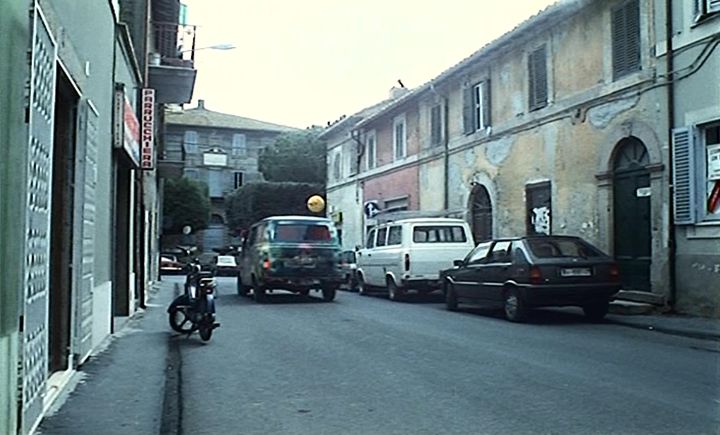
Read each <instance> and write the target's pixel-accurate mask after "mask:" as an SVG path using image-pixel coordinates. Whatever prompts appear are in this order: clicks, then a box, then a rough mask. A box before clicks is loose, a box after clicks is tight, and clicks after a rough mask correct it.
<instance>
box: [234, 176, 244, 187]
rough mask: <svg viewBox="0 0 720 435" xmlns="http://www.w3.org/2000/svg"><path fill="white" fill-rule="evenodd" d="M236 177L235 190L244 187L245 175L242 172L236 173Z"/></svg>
mask: <svg viewBox="0 0 720 435" xmlns="http://www.w3.org/2000/svg"><path fill="white" fill-rule="evenodd" d="M233 176H234V183H233V185H234V186H235V189H237V188H240V187H242V185H243V173H242V172H235V173H234V174H233Z"/></svg>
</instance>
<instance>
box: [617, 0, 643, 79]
mask: <svg viewBox="0 0 720 435" xmlns="http://www.w3.org/2000/svg"><path fill="white" fill-rule="evenodd" d="M611 32H612V62H613V79H614V80H617V79H619V78H621V77H624V76H626V75H628V74H631V73H633V72H635V71H639V70H640V4H639V2H638V0H629V1H626V2H625V3H622V4H620V5H618V6H616V7H614V8H613V9H612V23H611Z"/></svg>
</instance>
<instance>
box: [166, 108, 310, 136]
mask: <svg viewBox="0 0 720 435" xmlns="http://www.w3.org/2000/svg"><path fill="white" fill-rule="evenodd" d="M165 122H166V123H167V124H171V125H192V126H197V127H216V128H230V129H235V130H262V131H276V132H287V131H298V130H299V129H297V128H294V127H288V126H285V125H279V124H273V123H271V122H265V121H258V120H257V119H252V118H245V117H243V116H237V115H230V114H228V113H220V112H214V111H212V110H207V109H206V108H205V106H204V104H203V103H199V105H198V107H195V108H192V109H187V110H182V111H179V112H177V111H172V110H167V111H166V112H165Z"/></svg>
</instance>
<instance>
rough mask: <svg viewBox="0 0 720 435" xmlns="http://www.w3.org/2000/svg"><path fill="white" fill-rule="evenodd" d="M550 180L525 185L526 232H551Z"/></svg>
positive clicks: (530, 233)
mask: <svg viewBox="0 0 720 435" xmlns="http://www.w3.org/2000/svg"><path fill="white" fill-rule="evenodd" d="M550 187H551V186H550V182H549V181H546V182H543V183H537V184H531V185H528V186H525V206H526V207H527V220H526V223H527V234H528V235H530V236H532V235H538V234H546V235H549V234H551V233H552V222H551V214H552V203H551V201H550V200H551V195H552V191H551V188H550Z"/></svg>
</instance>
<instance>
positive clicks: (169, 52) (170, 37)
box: [148, 22, 197, 104]
mask: <svg viewBox="0 0 720 435" xmlns="http://www.w3.org/2000/svg"><path fill="white" fill-rule="evenodd" d="M152 30H153V34H152V37H153V43H154V49H151V50H150V55H149V59H148V63H149V65H148V66H149V68H148V69H149V86H150V87H151V88H154V89H155V99H156V103H159V104H185V103H189V102H190V100H191V99H192V93H193V88H194V87H195V77H196V76H197V71H196V70H195V68H194V60H195V31H196V27H195V26H191V25H183V24H177V23H165V22H153V23H152Z"/></svg>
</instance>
